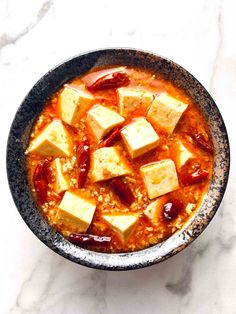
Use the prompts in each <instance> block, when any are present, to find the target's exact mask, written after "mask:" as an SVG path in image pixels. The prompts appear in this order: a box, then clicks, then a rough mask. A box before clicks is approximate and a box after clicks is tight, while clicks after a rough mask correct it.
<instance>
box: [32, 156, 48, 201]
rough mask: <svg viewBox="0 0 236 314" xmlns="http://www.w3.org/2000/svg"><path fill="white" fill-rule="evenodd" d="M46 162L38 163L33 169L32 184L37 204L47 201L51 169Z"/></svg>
mask: <svg viewBox="0 0 236 314" xmlns="http://www.w3.org/2000/svg"><path fill="white" fill-rule="evenodd" d="M49 165H50V162H49V161H48V160H44V161H40V162H39V164H38V165H37V167H36V168H35V171H34V175H33V184H34V188H35V192H36V196H37V199H38V202H39V204H41V205H42V204H44V203H45V202H46V201H47V192H48V183H49V182H50V179H51V175H52V174H51V168H50V167H49Z"/></svg>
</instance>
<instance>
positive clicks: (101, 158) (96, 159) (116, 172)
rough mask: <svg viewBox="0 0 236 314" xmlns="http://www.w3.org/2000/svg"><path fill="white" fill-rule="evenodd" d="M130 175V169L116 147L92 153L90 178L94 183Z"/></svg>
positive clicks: (104, 148)
mask: <svg viewBox="0 0 236 314" xmlns="http://www.w3.org/2000/svg"><path fill="white" fill-rule="evenodd" d="M129 173H130V168H129V166H128V165H127V163H126V161H125V159H124V158H123V157H122V156H121V154H120V151H119V149H118V148H117V147H103V148H100V149H97V150H96V151H94V152H93V153H92V164H91V176H92V179H93V181H94V182H97V181H103V180H109V179H111V178H114V177H119V176H123V175H126V174H129Z"/></svg>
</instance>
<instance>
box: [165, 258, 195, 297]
mask: <svg viewBox="0 0 236 314" xmlns="http://www.w3.org/2000/svg"><path fill="white" fill-rule="evenodd" d="M192 260H193V258H192V256H191V255H190V256H189V260H188V263H187V265H183V267H182V270H181V274H180V276H179V278H178V280H176V281H175V282H172V281H169V282H167V283H166V285H165V287H166V289H167V290H169V291H170V292H171V293H173V294H176V295H181V296H184V295H186V294H187V293H189V292H190V290H191V282H192V269H191V265H192Z"/></svg>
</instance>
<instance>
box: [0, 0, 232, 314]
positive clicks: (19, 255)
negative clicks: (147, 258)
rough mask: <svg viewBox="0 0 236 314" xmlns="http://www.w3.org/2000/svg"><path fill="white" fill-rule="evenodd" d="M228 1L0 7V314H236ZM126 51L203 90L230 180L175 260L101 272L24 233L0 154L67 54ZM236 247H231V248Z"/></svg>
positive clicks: (110, 0)
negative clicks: (44, 79) (153, 58)
mask: <svg viewBox="0 0 236 314" xmlns="http://www.w3.org/2000/svg"><path fill="white" fill-rule="evenodd" d="M235 10H236V2H235V1H234V0H232V1H230V0H224V1H217V0H215V1H210V0H198V1H189V0H179V1H174V0H173V1H170V0H166V1H157V0H153V1H151V0H146V1H140V2H138V1H135V2H134V1H128V0H126V1H125V0H120V1H114V0H100V1H78V0H67V1H56V0H54V1H53V0H35V1H32V0H31V1H30V0H21V1H17V0H1V1H0V86H1V94H0V108H1V114H0V125H1V149H0V153H1V154H0V165H1V167H0V177H1V183H0V184H1V216H0V217H1V228H0V234H1V259H0V266H1V267H0V269H1V280H0V291H1V297H0V313H1V314H5V313H12V314H18V313H27V314H36V313H37V314H41V313H43V314H45V313H46V314H48V313H49V314H50V313H56V314H59V313H62V314H74V313H81V314H87V313H88V314H93V313H96V314H97V313H103V314H108V313H109V314H113V313H114V314H118V313H161V314H169V313H170V314H173V313H181V314H182V313H183V314H185V313H186V314H189V313H192V314H194V313H200V314H205V313H206V314H209V313H213V314H218V313H226V314H229V313H236V298H235V290H236V266H235V265H236V212H235V208H236V176H235V174H236V170H235V163H234V158H233V157H234V156H235V152H236V147H235V143H236V141H235V134H236V132H235V131H236V127H235V126H236V110H235V108H236V104H235V99H236V40H235V38H236V37H235V31H236V18H235ZM108 46H129V47H136V48H142V49H146V50H150V51H153V52H156V53H159V54H162V55H164V56H166V57H169V58H170V59H172V60H174V61H176V62H177V63H179V64H180V65H182V66H183V67H185V68H186V69H187V70H189V71H190V72H191V73H192V74H193V75H194V76H196V77H197V78H198V79H199V80H200V81H201V82H202V84H203V85H204V86H205V87H206V88H207V89H208V90H209V91H210V93H211V94H212V96H213V98H214V99H215V101H216V103H217V104H218V106H219V108H220V110H221V113H222V115H223V117H224V120H225V123H226V126H227V129H228V132H229V137H230V140H231V156H232V161H233V163H232V166H231V176H230V181H229V184H228V188H227V192H226V194H225V197H224V200H223V202H222V204H221V207H220V210H219V212H218V213H217V215H216V216H215V218H214V219H213V221H212V222H211V224H210V225H209V227H208V228H207V229H206V231H205V232H204V233H203V234H202V235H201V236H200V237H199V238H198V239H197V240H196V241H195V242H194V243H193V244H192V245H191V246H190V247H188V248H187V249H185V250H184V251H182V252H181V253H180V254H178V255H177V256H175V257H173V258H171V259H169V260H167V261H166V262H163V263H162V264H159V265H155V266H152V267H149V268H146V269H143V270H138V271H130V272H106V271H97V270H93V269H88V268H85V267H82V266H79V265H76V264H73V263H72V262H69V261H67V260H65V259H63V258H62V257H60V256H58V255H57V254H55V253H53V252H52V251H50V250H49V249H48V248H47V247H46V246H44V245H43V244H42V243H41V242H40V241H39V240H38V239H37V238H36V237H35V236H34V235H33V234H32V232H31V231H30V230H29V229H28V228H27V227H26V225H25V223H24V222H23V220H22V219H21V217H20V215H19V214H18V212H17V210H16V208H15V205H14V203H13V201H12V198H11V195H10V192H9V188H8V185H7V178H6V171H5V147H6V141H7V136H8V131H9V128H10V124H11V122H12V119H13V116H14V113H15V111H16V109H17V107H18V106H19V104H20V102H21V101H22V99H23V97H24V96H25V94H26V93H27V92H28V90H29V89H30V88H31V87H32V85H33V84H34V83H35V82H36V81H37V80H38V79H39V78H40V77H41V76H42V75H43V74H44V73H45V72H46V71H47V70H48V69H50V68H52V67H53V66H55V65H56V64H57V63H59V62H61V61H63V60H64V59H66V58H69V57H71V56H73V55H75V54H78V53H81V52H84V51H87V50H90V49H96V48H100V47H108ZM234 241H235V242H234Z"/></svg>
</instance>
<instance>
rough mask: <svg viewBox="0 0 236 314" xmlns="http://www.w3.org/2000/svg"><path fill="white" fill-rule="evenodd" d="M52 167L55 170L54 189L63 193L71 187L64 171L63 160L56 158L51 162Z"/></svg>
mask: <svg viewBox="0 0 236 314" xmlns="http://www.w3.org/2000/svg"><path fill="white" fill-rule="evenodd" d="M51 167H52V168H54V170H55V182H54V183H53V189H54V191H55V192H56V193H58V194H59V193H61V192H64V191H66V190H68V189H69V186H70V184H69V182H68V180H67V179H66V177H65V176H64V174H63V172H62V162H61V159H60V158H56V159H54V160H53V162H52V163H51Z"/></svg>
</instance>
